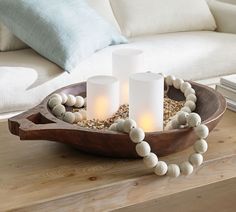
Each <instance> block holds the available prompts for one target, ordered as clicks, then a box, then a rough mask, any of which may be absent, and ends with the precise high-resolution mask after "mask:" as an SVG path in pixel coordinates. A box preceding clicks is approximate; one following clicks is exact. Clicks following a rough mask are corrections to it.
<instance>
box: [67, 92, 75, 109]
mask: <svg viewBox="0 0 236 212" xmlns="http://www.w3.org/2000/svg"><path fill="white" fill-rule="evenodd" d="M75 102H76V98H75V97H74V96H73V95H71V94H69V95H68V99H67V101H66V105H67V106H73V105H74V104H75Z"/></svg>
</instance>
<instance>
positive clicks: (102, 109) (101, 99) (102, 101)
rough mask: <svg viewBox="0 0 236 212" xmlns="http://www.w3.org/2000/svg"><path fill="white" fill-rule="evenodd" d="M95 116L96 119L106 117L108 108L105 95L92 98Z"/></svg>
mask: <svg viewBox="0 0 236 212" xmlns="http://www.w3.org/2000/svg"><path fill="white" fill-rule="evenodd" d="M94 107H95V108H96V110H95V116H96V117H97V119H101V120H103V119H105V118H106V117H107V111H108V110H109V103H108V99H107V98H106V97H105V96H98V97H97V98H96V99H95V100H94Z"/></svg>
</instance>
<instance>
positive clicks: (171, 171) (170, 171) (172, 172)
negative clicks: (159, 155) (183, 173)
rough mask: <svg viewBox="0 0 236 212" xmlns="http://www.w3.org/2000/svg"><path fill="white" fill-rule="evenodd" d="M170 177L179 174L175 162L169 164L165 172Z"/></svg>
mask: <svg viewBox="0 0 236 212" xmlns="http://www.w3.org/2000/svg"><path fill="white" fill-rule="evenodd" d="M166 174H167V175H168V176H170V177H178V176H179V175H180V168H179V166H178V165H176V164H169V165H168V170H167V173H166Z"/></svg>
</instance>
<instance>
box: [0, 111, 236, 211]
mask: <svg viewBox="0 0 236 212" xmlns="http://www.w3.org/2000/svg"><path fill="white" fill-rule="evenodd" d="M173 142H174V141H173ZM208 142H209V150H208V152H207V153H206V154H205V155H204V158H205V162H204V164H203V165H202V166H201V167H199V168H198V169H196V170H195V172H194V173H193V174H192V175H191V176H188V177H184V176H181V177H179V178H176V179H172V178H168V177H157V176H155V175H154V174H153V173H152V171H151V170H148V169H146V168H145V167H144V165H143V164H142V161H141V160H128V159H127V160H124V159H111V158H104V157H95V156H92V155H86V154H83V153H81V152H79V151H77V150H75V149H73V148H71V147H69V146H67V145H64V144H59V143H55V142H49V141H19V139H18V137H16V136H13V135H11V134H10V133H9V132H8V128H7V123H6V122H2V123H0V145H1V147H0V211H9V210H15V211H109V210H115V209H117V210H118V209H119V210H121V209H123V210H124V211H136V210H137V206H140V207H139V208H142V207H143V210H145V211H157V209H158V205H156V204H155V203H159V209H160V207H162V208H165V209H166V211H174V210H171V207H170V204H168V201H170V200H168V199H169V198H171V197H176V201H177V200H179V201H180V202H181V201H182V202H183V203H182V204H184V199H185V198H184V197H183V195H184V196H185V197H186V199H190V196H191V194H192V196H193V197H195V199H194V198H192V199H191V200H192V201H193V205H194V202H195V204H196V198H197V196H194V194H195V192H196V195H199V194H198V192H197V191H199V189H200V190H201V189H202V192H203V193H204V192H205V193H204V194H205V195H206V191H212V192H214V188H215V191H217V190H216V189H217V188H218V189H219V192H221V195H223V194H224V195H223V197H224V198H223V199H222V201H224V203H227V200H228V201H229V202H228V205H227V207H228V208H226V209H228V210H223V211H236V198H235V201H232V200H231V199H232V198H231V199H230V198H228V199H227V198H226V196H225V195H227V194H229V195H233V194H235V193H236V180H235V179H236V113H233V112H230V111H227V112H226V113H225V115H224V117H223V120H222V121H221V123H220V124H219V125H218V127H217V128H216V129H215V130H214V131H213V132H212V133H211V135H210V136H209V139H208ZM191 152H192V148H189V149H187V150H185V151H182V152H179V153H176V154H172V155H170V156H167V157H164V158H162V160H166V161H167V162H169V163H180V162H182V161H184V160H186V159H187V157H188V156H189V154H190V153H191ZM222 185H223V187H222ZM226 185H228V186H226ZM229 185H230V186H229ZM221 188H227V189H221ZM222 192H224V193H223V194H222ZM207 196H210V194H209V195H206V197H207ZM163 199H164V200H165V201H162V200H163ZM197 200H198V201H197V203H199V204H201V203H200V202H201V201H200V198H198V199H197ZM210 200H212V201H213V200H218V199H217V198H215V199H214V198H209V201H210ZM176 201H175V202H176ZM163 204H164V206H163ZM180 204H181V203H180ZM214 204H218V207H215V208H219V209H220V206H222V205H223V204H221V203H220V202H219V201H216V202H215V203H214ZM135 205H136V206H135ZM149 205H150V210H147V208H148V207H149ZM177 205H178V204H177ZM190 205H191V204H190ZM224 205H225V204H224ZM154 206H155V207H154ZM135 207H136V209H135ZM168 207H169V208H168ZM132 208H133V209H132ZM151 208H152V209H153V210H151ZM154 208H155V209H154ZM168 209H169V210H168ZM172 209H175V211H181V212H182V211H183V210H178V207H177V206H176V207H174V208H173V204H172ZM192 209H193V210H192V211H197V210H194V206H193V208H192ZM208 209H209V207H208ZM137 211H138V210H137ZM139 211H141V210H139ZM160 211H161V210H160ZM187 211H191V210H187ZM208 211H209V210H208ZM212 211H214V210H212Z"/></svg>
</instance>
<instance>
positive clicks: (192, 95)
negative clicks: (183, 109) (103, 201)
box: [186, 94, 197, 103]
mask: <svg viewBox="0 0 236 212" xmlns="http://www.w3.org/2000/svg"><path fill="white" fill-rule="evenodd" d="M188 100H190V101H193V102H194V103H196V101H197V97H196V95H195V94H189V95H188V96H187V97H186V101H188Z"/></svg>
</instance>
